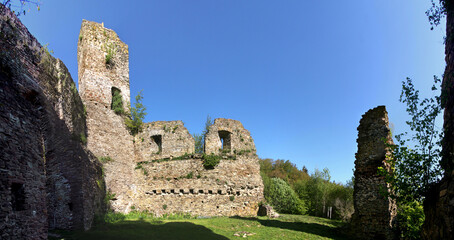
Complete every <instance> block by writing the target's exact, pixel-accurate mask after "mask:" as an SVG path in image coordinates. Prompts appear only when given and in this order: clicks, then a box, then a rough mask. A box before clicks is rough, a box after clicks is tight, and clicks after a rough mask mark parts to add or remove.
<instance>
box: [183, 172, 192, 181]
mask: <svg viewBox="0 0 454 240" xmlns="http://www.w3.org/2000/svg"><path fill="white" fill-rule="evenodd" d="M193 176H194V173H193V172H190V173H188V175H186V176H185V178H187V179H191V178H192V177H193Z"/></svg>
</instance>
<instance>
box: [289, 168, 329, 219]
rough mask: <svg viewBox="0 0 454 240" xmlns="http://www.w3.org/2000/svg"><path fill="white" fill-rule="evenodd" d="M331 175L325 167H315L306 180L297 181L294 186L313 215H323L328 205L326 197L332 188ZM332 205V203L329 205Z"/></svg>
mask: <svg viewBox="0 0 454 240" xmlns="http://www.w3.org/2000/svg"><path fill="white" fill-rule="evenodd" d="M330 180H331V176H330V174H329V170H328V169H327V168H325V169H323V171H319V170H318V169H315V172H314V173H313V174H312V175H311V177H310V179H309V180H308V181H305V182H303V183H299V184H298V185H297V186H298V187H297V188H296V190H297V193H298V195H299V196H300V197H301V198H302V199H304V200H305V201H306V202H307V204H308V212H309V214H311V215H314V216H324V215H325V212H326V210H327V207H328V205H329V204H328V197H329V194H330V191H332V190H333V184H331V183H330ZM331 206H332V205H331Z"/></svg>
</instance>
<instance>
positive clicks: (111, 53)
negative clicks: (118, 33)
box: [106, 45, 115, 65]
mask: <svg viewBox="0 0 454 240" xmlns="http://www.w3.org/2000/svg"><path fill="white" fill-rule="evenodd" d="M114 52H115V49H114V46H112V45H110V46H109V47H108V48H107V54H106V65H111V64H112V63H113V62H112V59H113V56H114Z"/></svg>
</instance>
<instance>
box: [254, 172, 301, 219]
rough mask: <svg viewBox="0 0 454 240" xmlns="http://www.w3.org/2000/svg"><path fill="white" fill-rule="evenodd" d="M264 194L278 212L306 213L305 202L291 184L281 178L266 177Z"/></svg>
mask: <svg viewBox="0 0 454 240" xmlns="http://www.w3.org/2000/svg"><path fill="white" fill-rule="evenodd" d="M263 182H264V184H265V190H264V195H265V199H266V200H267V202H269V203H270V204H271V205H272V206H273V207H274V208H275V209H276V211H278V212H281V213H291V214H304V213H306V210H307V208H306V206H305V203H304V202H303V201H302V200H301V199H299V198H298V195H297V194H296V193H295V191H293V189H292V188H291V187H290V185H289V184H288V183H287V182H285V181H284V180H282V179H280V178H272V179H266V180H265V179H264V181H263Z"/></svg>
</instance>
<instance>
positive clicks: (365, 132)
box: [352, 106, 396, 239]
mask: <svg viewBox="0 0 454 240" xmlns="http://www.w3.org/2000/svg"><path fill="white" fill-rule="evenodd" d="M385 141H387V142H388V143H392V138H391V135H390V129H389V121H388V113H387V112H386V108H385V106H378V107H376V108H374V109H371V110H369V111H368V112H366V114H364V115H363V116H362V119H361V121H360V124H359V127H358V140H357V142H358V152H357V153H356V161H355V185H354V192H353V201H354V202H353V204H354V208H355V213H354V214H353V217H352V231H353V233H354V234H355V235H356V236H357V237H358V238H360V239H394V238H395V237H394V234H393V231H392V226H393V219H394V217H395V216H396V204H395V202H394V201H393V200H391V199H390V198H388V197H385V196H383V194H382V192H383V191H389V188H388V185H387V183H386V182H385V179H384V177H382V176H379V175H378V174H377V169H378V167H384V168H385V169H388V171H389V170H390V166H389V165H388V164H387V163H386V162H385V160H386V156H387V155H388V154H389V151H388V150H387V147H386V144H385Z"/></svg>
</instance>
